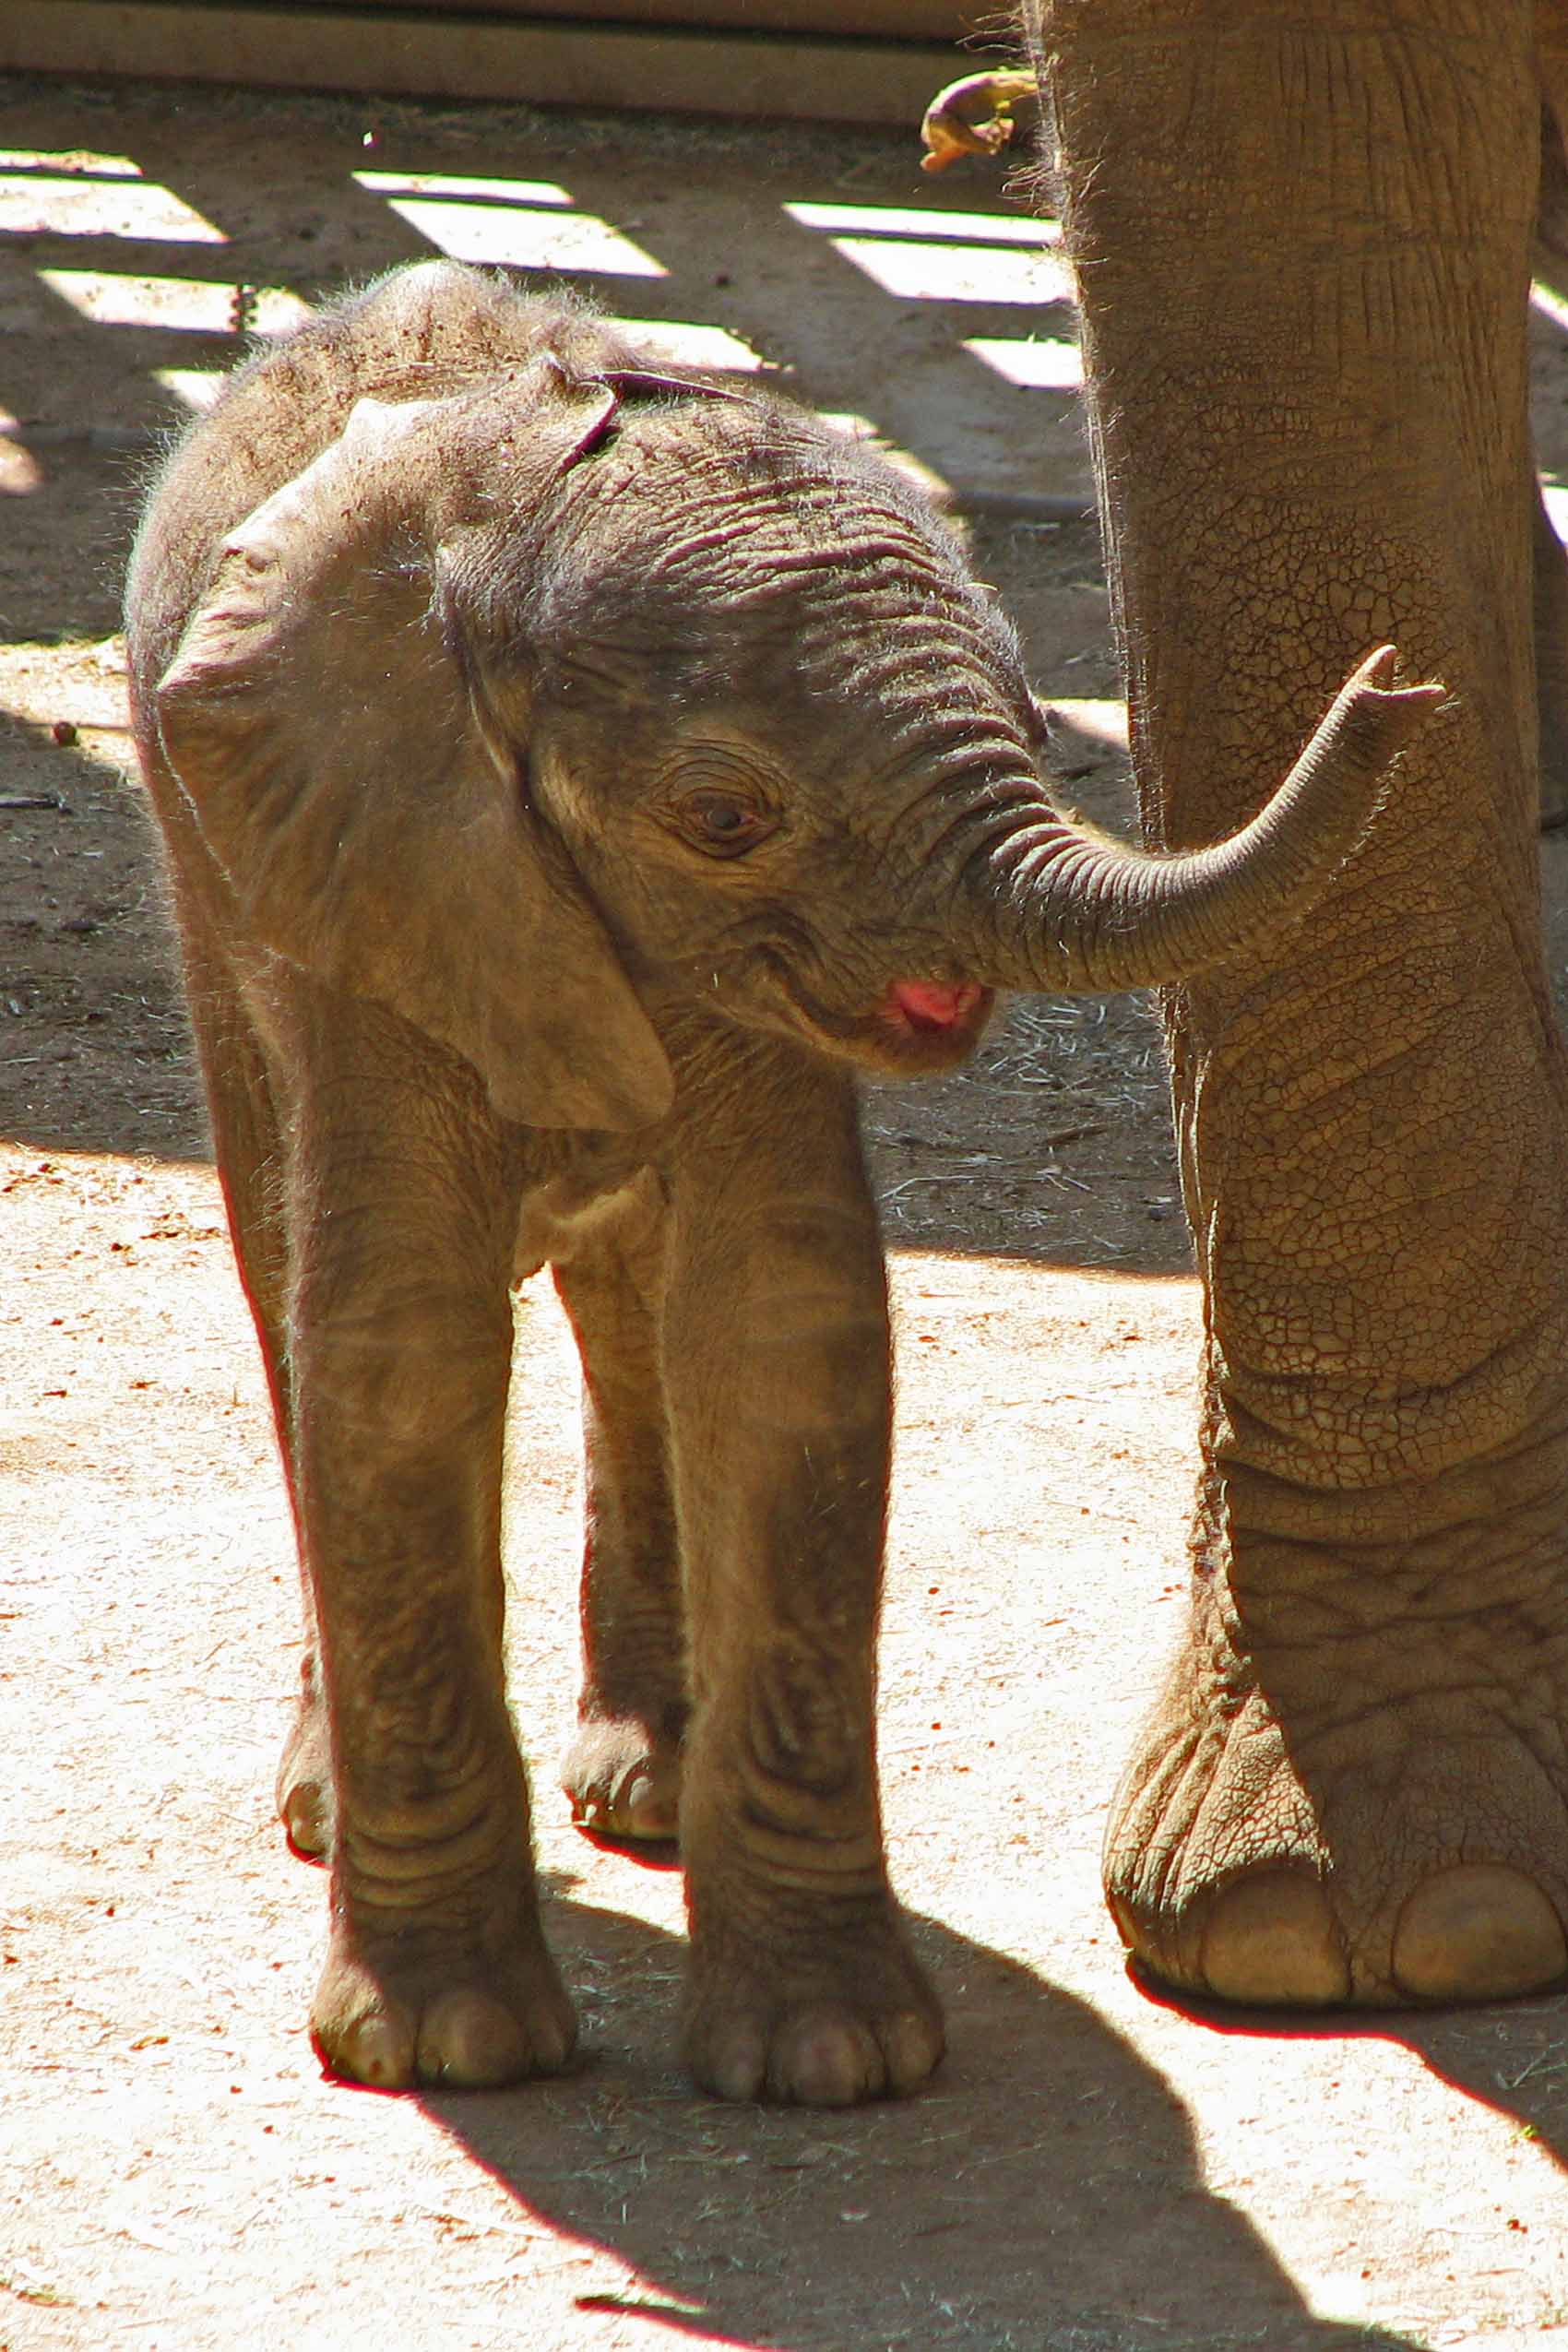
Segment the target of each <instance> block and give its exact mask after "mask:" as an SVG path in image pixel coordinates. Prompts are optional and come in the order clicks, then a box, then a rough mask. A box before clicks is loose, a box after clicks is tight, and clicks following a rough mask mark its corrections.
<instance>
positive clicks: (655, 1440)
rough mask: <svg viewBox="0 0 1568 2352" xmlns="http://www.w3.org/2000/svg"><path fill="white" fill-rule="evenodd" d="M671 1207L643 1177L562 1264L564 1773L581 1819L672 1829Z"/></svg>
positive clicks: (676, 1659)
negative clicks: (574, 1559)
mask: <svg viewBox="0 0 1568 2352" xmlns="http://www.w3.org/2000/svg"><path fill="white" fill-rule="evenodd" d="M663 1268H664V1231H663V1214H662V1211H661V1209H660V1208H659V1206H658V1205H657V1203H655V1202H654V1201H652V1200H651V1199H650V1198H645V1196H644V1194H643V1192H642V1190H641V1188H638V1190H637V1191H636V1192H635V1193H634V1194H631V1195H629V1196H628V1197H627V1200H626V1203H625V1206H624V1207H623V1208H621V1209H619V1210H617V1211H616V1213H615V1214H614V1215H613V1216H612V1217H608V1218H605V1217H601V1218H598V1219H596V1220H595V1221H594V1223H593V1225H592V1227H591V1228H590V1229H588V1231H587V1232H585V1234H584V1236H583V1238H582V1240H581V1241H579V1242H576V1243H575V1244H574V1246H573V1248H572V1250H571V1252H570V1253H569V1254H568V1255H564V1256H561V1257H558V1258H557V1260H556V1263H555V1268H554V1272H555V1284H556V1288H557V1289H558V1290H559V1292H560V1294H561V1299H562V1303H563V1304H564V1307H565V1310H566V1313H567V1314H568V1316H569V1317H570V1319H571V1324H572V1328H573V1330H574V1332H575V1334H576V1341H577V1347H578V1349H579V1351H580V1353H581V1356H582V1364H583V1436H584V1443H585V1448H586V1453H587V1526H586V1531H585V1537H584V1544H583V1574H582V1600H581V1610H582V1645H583V1683H582V1691H581V1694H580V1696H579V1698H578V1701H577V1728H576V1732H575V1733H574V1735H573V1737H572V1740H571V1741H570V1742H569V1744H568V1746H567V1749H566V1752H565V1755H564V1757H563V1759H562V1765H561V1785H562V1787H563V1788H564V1790H565V1792H566V1795H567V1796H568V1797H569V1798H570V1800H571V1804H572V1814H573V1818H574V1820H576V1822H577V1823H578V1824H579V1825H580V1826H581V1827H582V1828H584V1829H588V1830H593V1831H597V1832H598V1833H599V1834H600V1835H604V1836H608V1837H633V1838H645V1839H661V1838H672V1837H673V1836H674V1835H675V1832H676V1821H677V1814H678V1812H679V1807H680V1794H681V1741H682V1738H683V1734H684V1731H685V1726H686V1715H687V1704H688V1702H687V1685H686V1638H685V1619H684V1611H683V1603H682V1596H681V1569H680V1560H679V1552H678V1546H677V1540H676V1533H675V1514H674V1505H673V1503H672V1501H671V1491H670V1478H669V1467H668V1453H669V1446H668V1437H667V1432H666V1426H665V1414H664V1396H663V1385H662V1381H661V1377H660V1372H659V1326H658V1321H657V1315H658V1305H659V1295H660V1293H661V1290H662V1288H663Z"/></svg>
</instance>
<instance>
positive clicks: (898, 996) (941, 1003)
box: [893, 980, 983, 1029]
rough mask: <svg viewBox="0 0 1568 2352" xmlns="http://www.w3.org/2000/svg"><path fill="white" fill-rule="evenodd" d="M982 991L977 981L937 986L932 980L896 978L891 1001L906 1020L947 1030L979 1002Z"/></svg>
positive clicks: (930, 1027)
mask: <svg viewBox="0 0 1568 2352" xmlns="http://www.w3.org/2000/svg"><path fill="white" fill-rule="evenodd" d="M982 993H983V991H982V990H981V988H980V984H979V982H978V981H976V980H965V981H963V982H962V983H961V985H960V986H959V987H957V988H939V987H938V986H937V985H936V983H935V981H934V980H896V981H895V982H894V985H893V1002H894V1004H897V1007H898V1010H899V1012H900V1013H902V1014H903V1015H904V1016H905V1018H906V1019H907V1020H910V1021H918V1022H920V1023H921V1024H922V1025H923V1026H924V1027H925V1028H928V1029H950V1028H952V1027H953V1025H954V1023H955V1022H956V1021H961V1020H962V1019H963V1017H964V1016H965V1014H966V1013H968V1012H971V1011H972V1010H973V1009H974V1007H975V1005H976V1004H978V1003H979V1002H980V996H981V995H982Z"/></svg>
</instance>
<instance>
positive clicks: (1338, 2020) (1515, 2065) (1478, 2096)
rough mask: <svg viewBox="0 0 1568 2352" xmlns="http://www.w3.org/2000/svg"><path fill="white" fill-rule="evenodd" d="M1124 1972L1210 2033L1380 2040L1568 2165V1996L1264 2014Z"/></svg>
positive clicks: (1265, 2038)
mask: <svg viewBox="0 0 1568 2352" xmlns="http://www.w3.org/2000/svg"><path fill="white" fill-rule="evenodd" d="M1130 1973H1131V1974H1132V1976H1133V1978H1134V1981H1135V1983H1136V1984H1137V1986H1138V1989H1139V1990H1140V1992H1141V1993H1142V1994H1143V1995H1144V1997H1145V1999H1146V2000H1147V2001H1149V2002H1153V2003H1154V2004H1155V2005H1156V2006H1157V2007H1158V2008H1162V2009H1167V2010H1170V2011H1171V2012H1172V2013H1174V2014H1175V2015H1177V2016H1179V2017H1185V2018H1187V2019H1189V2020H1190V2021H1191V2022H1192V2023H1193V2024H1194V2025H1195V2026H1197V2027H1199V2028H1201V2029H1202V2030H1204V2031H1206V2032H1208V2033H1213V2034H1220V2035H1224V2036H1226V2037H1230V2038H1240V2039H1243V2040H1247V2041H1253V2042H1258V2043H1264V2044H1266V2043H1270V2042H1301V2041H1331V2042H1335V2043H1338V2044H1341V2045H1345V2044H1350V2043H1356V2042H1387V2043H1389V2044H1391V2045H1392V2046H1393V2047H1394V2048H1396V2049H1406V2050H1408V2051H1410V2052H1411V2053H1412V2055H1413V2056H1415V2057H1416V2058H1418V2059H1419V2060H1420V2062H1421V2064H1422V2065H1423V2066H1425V2067H1426V2068H1427V2070H1428V2071H1429V2073H1431V2074H1432V2075H1434V2076H1435V2077H1436V2078H1437V2080H1438V2081H1439V2082H1441V2083H1445V2084H1447V2085H1448V2086H1449V2087H1450V2089H1452V2090H1455V2091H1457V2092H1459V2093H1460V2094H1461V2095H1462V2096H1463V2097H1466V2098H1467V2099H1472V2100H1474V2101H1475V2102H1476V2104H1477V2105H1478V2106H1480V2107H1484V2108H1491V2110H1492V2111H1493V2112H1494V2113H1495V2114H1497V2115H1501V2116H1506V2117H1509V2118H1510V2119H1512V2120H1513V2122H1514V2123H1515V2126H1516V2127H1517V2130H1518V2133H1519V2136H1520V2138H1521V2139H1523V2140H1526V2141H1528V2142H1529V2143H1531V2144H1533V2145H1535V2146H1536V2147H1538V2148H1539V2149H1540V2150H1541V2152H1542V2153H1543V2154H1544V2155H1546V2156H1549V2157H1550V2159H1551V2161H1552V2162H1553V2163H1554V2164H1556V2165H1557V2166H1559V2167H1560V2168H1562V2170H1563V2171H1564V2172H1568V1995H1564V1994H1563V1993H1561V1992H1557V1993H1546V1994H1543V1995H1541V1996H1540V1997H1539V1998H1536V1999H1529V2000H1523V2001H1497V2002H1482V2003H1479V2005H1477V2006H1476V2007H1474V2008H1463V2009H1434V2010H1417V2009H1400V2010H1385V2011H1382V2012H1378V2013H1366V2012H1360V2013H1356V2012H1349V2011H1346V2010H1330V2011H1328V2012H1326V2013H1318V2014H1315V2015H1314V2014H1312V2013H1305V2014H1297V2015H1295V2016H1286V2015H1280V2016H1271V2015H1269V2014H1268V2013H1267V2012H1266V2011H1262V2010H1243V2009H1232V2008H1229V2007H1228V2006H1227V2005H1226V2004H1225V2003H1223V2002H1206V2001H1197V2000H1194V1999H1191V1998H1190V1997H1188V1996H1187V1995H1185V1994H1178V1993H1175V1992H1173V1991H1171V1990H1170V1988H1169V1987H1167V1986H1164V1985H1160V1984H1157V1983H1156V1982H1155V1981H1154V1979H1153V1978H1150V1977H1148V1976H1146V1974H1145V1973H1144V1971H1143V1970H1142V1969H1140V1968H1138V1967H1136V1966H1133V1967H1132V1968H1131V1971H1130Z"/></svg>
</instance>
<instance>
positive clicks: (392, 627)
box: [158, 362, 672, 1128]
mask: <svg viewBox="0 0 1568 2352" xmlns="http://www.w3.org/2000/svg"><path fill="white" fill-rule="evenodd" d="M613 400H614V396H613V394H612V392H610V391H608V390H607V389H606V387H605V386H602V385H594V386H580V387H577V386H570V385H568V384H566V383H565V382H564V379H563V377H562V375H561V373H560V371H559V370H558V369H557V368H555V367H554V366H553V364H552V363H551V362H540V363H537V364H536V365H535V366H534V367H533V368H531V369H530V370H529V372H528V374H527V375H526V376H524V377H521V378H517V379H514V381H513V383H512V385H511V386H510V389H509V393H508V396H507V399H506V405H505V426H504V428H503V433H504V437H505V440H506V443H507V447H506V451H505V464H504V470H505V474H506V476H507V484H508V490H509V492H510V493H511V495H512V496H513V497H514V498H516V497H517V495H518V494H519V492H520V493H521V495H522V496H523V498H524V500H525V502H526V501H527V500H528V499H529V497H530V496H532V495H537V494H538V493H539V492H540V491H542V490H543V489H544V488H545V487H546V486H547V483H548V481H550V480H552V479H553V478H554V477H555V476H556V475H558V474H559V472H560V470H561V469H562V468H563V467H564V466H565V465H567V464H569V463H570V462H571V461H572V459H573V458H574V457H576V455H577V454H578V453H579V452H580V451H581V450H583V449H584V448H586V447H588V446H589V445H591V444H592V442H593V441H594V440H595V439H596V438H597V437H598V436H599V434H600V433H601V432H602V430H603V427H604V423H605V422H606V418H607V416H608V413H609V411H610V410H611V408H612V406H613ZM486 409H488V413H489V416H490V417H491V418H493V416H494V414H495V410H494V408H493V405H492V403H490V402H484V403H481V402H479V401H478V400H477V399H476V398H475V397H474V396H469V397H467V398H452V399H444V400H431V401H416V402H408V403H403V404H399V405H397V406H390V407H389V406H384V405H382V404H381V403H379V402H377V401H374V400H362V401H361V402H360V403H359V404H358V406H357V407H356V408H355V410H353V413H352V415H351V416H350V420H349V423H348V426H347V428H346V430H345V431H344V433H343V434H342V437H341V439H340V440H339V441H337V442H336V443H334V444H333V445H331V446H330V447H329V448H327V450H326V451H324V452H323V454H322V455H321V456H320V457H317V458H316V459H315V462H314V463H313V464H312V465H310V466H308V467H307V468H306V469H305V470H304V472H303V473H302V474H300V475H299V476H298V477H297V478H296V479H295V480H294V481H291V482H289V483H287V484H286V485H285V487H284V488H283V489H281V490H279V492H277V493H276V494H275V495H274V496H272V497H270V498H268V499H267V501H266V503H265V504H264V505H261V506H258V507H257V508H256V509H255V512H254V513H253V514H252V515H250V516H249V517H247V518H246V520H245V521H244V522H243V523H242V524H241V525H240V527H239V528H238V529H237V530H234V531H232V533H231V534H230V535H229V537H228V538H227V540H225V541H224V543H223V547H222V551H221V553H220V559H219V562H218V565H217V569H216V572H215V574H214V576H213V578H212V581H211V584H210V586H209V588H208V590H207V593H206V596H205V599H204V600H203V602H202V603H201V604H200V606H199V607H198V609H197V610H196V613H195V614H194V616H193V617H192V619H191V621H190V623H189V625H188V626H187V628H186V630H185V634H184V639H183V640H182V643H181V645H180V647H179V651H178V653H177V654H176V656H175V659H174V660H173V662H172V665H171V667H170V669H169V670H168V671H167V672H166V673H165V675H164V677H163V679H162V680H161V682H160V685H159V689H158V713H159V722H160V730H161V733H162V740H163V746H164V751H165V754H166V756H167V758H168V760H169V763H170V765H171V766H172V768H173V770H174V773H175V775H176V776H177V777H178V778H179V780H180V783H181V785H182V786H183V788H184V791H185V793H186V796H187V797H188V799H189V801H190V802H191V804H192V806H193V808H194V810H195V812H196V816H197V818H198V821H199V823H200V826H201V828H202V832H203V835H204V837H205V838H206V840H207V842H208V846H209V848H210V849H211V850H212V853H213V855H214V857H215V858H216V859H217V861H218V862H219V864H220V867H221V868H222V870H223V872H224V873H225V874H226V875H227V877H228V880H229V882H230V885H232V890H233V893H234V897H235V899H236V901H237V902H238V904H237V917H238V922H239V925H240V927H241V929H242V930H243V932H244V933H245V934H246V935H247V936H249V937H251V938H254V939H255V940H257V941H258V942H260V943H261V944H265V945H266V946H267V947H270V948H273V949H275V950H276V951H277V952H278V953H279V954H280V955H283V956H288V957H289V958H290V959H291V960H292V961H293V962H295V963H298V964H300V965H302V966H303V967H304V968H306V969H308V970H311V971H313V972H315V973H316V974H318V975H319V976H320V977H321V978H322V979H324V980H328V981H330V982H332V983H333V984H335V985H336V986H338V987H340V988H344V989H348V990H350V991H353V992H358V993H359V994H362V995H364V996H369V997H374V998H375V999H376V1000H377V1001H378V1002H380V1003H382V1004H388V1005H390V1006H391V1007H392V1008H393V1009H394V1010H395V1011H396V1012H398V1013H400V1014H401V1015H402V1016H404V1018H405V1019H407V1020H409V1021H411V1022H413V1023H414V1024H415V1025H416V1026H417V1027H418V1028H422V1029H423V1030H425V1031H426V1032H427V1033H428V1034H429V1035H431V1036H432V1037H436V1038H439V1039H443V1040H444V1041H445V1043H446V1044H447V1045H450V1046H455V1047H456V1048H457V1051H458V1052H459V1053H461V1054H462V1055H463V1056H464V1057H465V1058H466V1059H467V1060H468V1061H469V1062H471V1063H473V1065H474V1067H475V1068H476V1069H477V1070H478V1071H479V1072H480V1074H481V1076H482V1077H483V1079H484V1081H485V1084H486V1086H487V1087H489V1090H490V1095H491V1099H492V1100H493V1103H494V1105H495V1107H496V1109H497V1110H498V1111H500V1112H501V1113H502V1114H503V1115H504V1116H505V1117H507V1118H513V1119H517V1120H520V1121H522V1122H524V1123H527V1124H529V1125H534V1126H549V1127H617V1128H624V1127H635V1126H641V1125H643V1124H645V1123H647V1122H648V1121H650V1120H653V1119H656V1118H658V1117H659V1116H660V1115H661V1114H662V1113H663V1112H664V1111H666V1110H667V1109H668V1108H669V1104H670V1100H671V1091H672V1084H671V1074H670V1068H669V1064H668V1063H667V1062H666V1060H665V1058H664V1053H663V1051H662V1049H661V1047H660V1045H659V1040H658V1039H657V1037H656V1036H655V1034H654V1032H653V1030H652V1028H650V1026H649V1024H648V1021H647V1016H645V1014H644V1013H643V1010H642V1007H641V1006H640V1004H638V1002H637V999H636V995H635V994H634V992H633V990H632V988H631V985H630V982H629V981H628V980H627V978H626V975H625V973H624V970H623V969H622V967H621V964H620V961H619V958H618V957H617V955H616V952H615V948H614V945H613V944H612V941H611V939H610V937H609V935H608V934H607V932H605V929H604V926H603V924H602V923H601V921H600V918H599V916H598V914H597V913H596V912H595V910H594V909H593V907H592V905H591V904H590V903H589V901H588V897H587V896H586V895H585V894H584V892H583V890H582V889H581V887H580V885H579V884H578V883H577V881H576V875H575V873H573V872H572V870H571V869H570V867H569V865H568V863H567V861H566V860H565V858H564V855H563V854H562V853H561V851H560V849H559V847H558V845H556V844H555V843H553V841H549V842H547V841H546V840H545V839H544V838H543V837H542V836H541V835H540V832H539V830H538V821H537V820H536V819H535V818H534V817H533V816H532V815H531V814H530V813H529V811H528V809H527V808H526V807H525V806H523V805H522V802H521V798H520V795H519V794H518V792H517V788H516V783H515V780H514V781H513V782H511V783H508V782H507V781H506V780H505V779H504V778H503V776H502V775H501V773H500V771H499V769H498V767H497V765H496V763H495V762H494V761H493V759H492V758H491V756H490V754H489V753H488V752H487V750H486V748H485V745H484V743H483V742H482V741H481V736H480V733H479V730H478V728H477V725H476V723H475V720H474V719H473V716H472V711H471V707H470V701H469V695H468V692H467V689H466V686H465V683H464V681H463V678H462V676H461V674H460V670H459V666H458V663H457V659H455V657H454V655H453V654H452V653H451V652H450V651H449V650H448V648H447V647H446V645H445V643H444V641H443V637H442V633H441V627H440V623H439V620H438V618H437V617H436V615H435V613H434V611H433V601H434V577H435V565H436V558H437V553H438V547H439V540H440V537H441V535H442V533H443V532H444V531H445V530H446V529H452V528H455V527H457V525H459V524H461V523H462V522H465V521H468V520H470V519H476V518H477V517H478V516H479V515H480V514H481V513H483V512H485V511H486V509H485V501H484V496H483V493H484V487H485V476H486V474H487V472H488V470H489V469H488V468H487V466H486V463H485V458H486V454H487V452H486V446H485V444H486V440H487V426H486V419H485V414H484V413H483V411H484V410H486ZM493 434H494V428H493V426H492V427H490V428H489V429H488V438H489V454H490V455H491V456H493V455H494V454H495V441H494V437H493ZM519 461H520V462H519ZM536 475H537V478H538V489H537V490H536V489H535V477H536Z"/></svg>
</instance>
